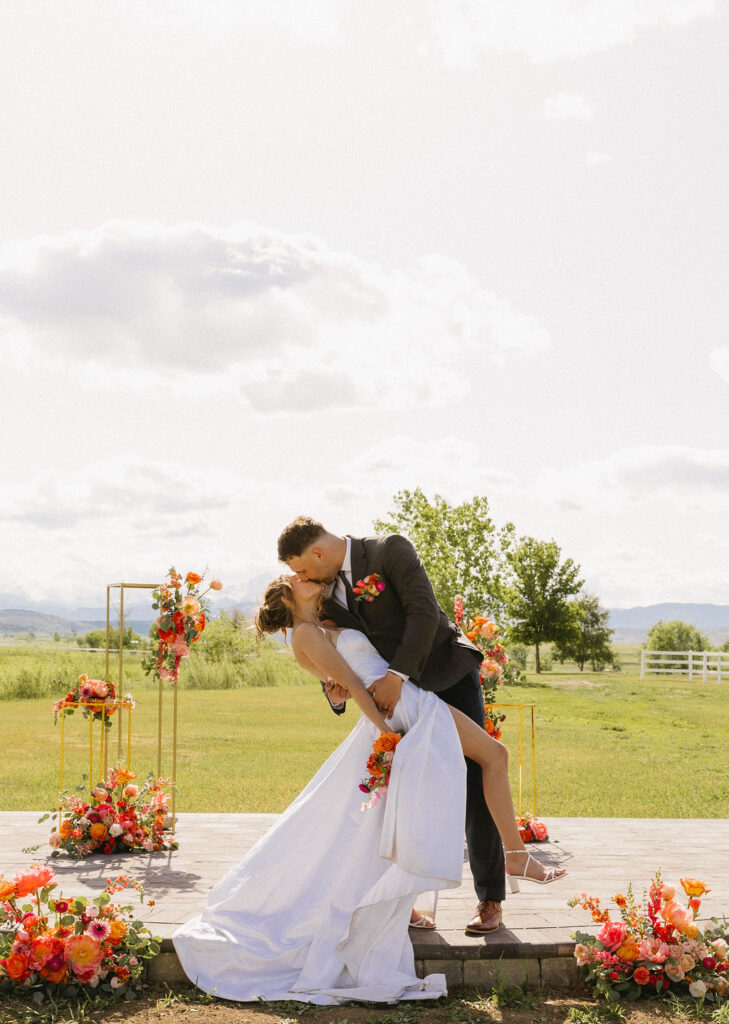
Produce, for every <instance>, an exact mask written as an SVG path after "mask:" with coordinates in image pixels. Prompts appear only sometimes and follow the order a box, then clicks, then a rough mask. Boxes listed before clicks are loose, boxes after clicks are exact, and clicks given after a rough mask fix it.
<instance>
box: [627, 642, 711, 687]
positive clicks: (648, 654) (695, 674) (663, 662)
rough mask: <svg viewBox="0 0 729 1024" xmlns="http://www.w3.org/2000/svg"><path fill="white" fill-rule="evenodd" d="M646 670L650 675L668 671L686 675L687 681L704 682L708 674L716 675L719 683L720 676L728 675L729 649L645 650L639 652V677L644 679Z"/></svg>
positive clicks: (672, 673) (673, 673)
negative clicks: (699, 680) (696, 680)
mask: <svg viewBox="0 0 729 1024" xmlns="http://www.w3.org/2000/svg"><path fill="white" fill-rule="evenodd" d="M646 672H647V673H649V674H650V675H653V674H658V673H669V674H671V675H686V674H687V675H688V677H689V682H693V680H694V679H699V678H700V679H701V681H702V682H704V683H705V682H706V681H707V680H708V678H709V676H716V681H717V683H721V680H722V676H724V675H726V676H729V651H646V650H642V651H641V652H640V678H641V679H645V676H646Z"/></svg>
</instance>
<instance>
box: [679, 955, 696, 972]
mask: <svg viewBox="0 0 729 1024" xmlns="http://www.w3.org/2000/svg"><path fill="white" fill-rule="evenodd" d="M678 966H679V967H680V968H681V970H682V971H693V969H694V967H695V966H696V961H695V960H694V958H693V957H692V956H690V955H689V954H688V953H684V954H683V955H682V956H680V957H679V958H678Z"/></svg>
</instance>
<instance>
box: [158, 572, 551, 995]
mask: <svg viewBox="0 0 729 1024" xmlns="http://www.w3.org/2000/svg"><path fill="white" fill-rule="evenodd" d="M321 590H322V586H321V584H320V583H315V582H313V581H311V580H300V579H299V578H298V577H296V576H281V577H279V578H278V579H276V580H273V582H272V583H270V584H269V586H268V588H267V590H266V594H265V597H264V601H263V604H262V605H261V607H260V608H259V609H258V612H257V614H256V626H257V628H258V630H259V632H260V633H275V632H277V631H278V630H284V631H285V630H288V629H291V630H292V635H291V646H292V649H293V652H294V655H295V657H296V660H297V661H298V662H299V664H300V665H301V666H302V667H303V668H305V669H306V670H307V671H309V672H311V673H312V674H313V675H315V676H316V677H317V678H318V679H330V680H333V681H335V682H336V683H337V684H338V685H339V686H340V687H341V688H342V689H343V690H346V691H347V692H348V693H349V695H350V697H351V699H352V700H354V701H355V703H357V704H358V705H359V707H360V708H361V709H362V712H363V715H362V717H361V718H360V720H359V722H358V723H357V725H356V726H355V727H354V729H353V730H352V732H351V733H350V734H349V736H348V737H347V738H346V739H345V740H344V741H343V743H341V744H340V746H339V747H338V748H337V749H336V750H335V751H334V753H333V754H332V755H331V756H330V757H329V758H328V760H327V761H326V762H325V763H324V765H323V766H322V767H321V768H320V769H319V771H318V772H317V773H316V775H315V776H314V778H313V779H312V780H311V781H310V782H309V784H308V785H307V786H306V787H305V789H304V790H303V791H302V792H301V793H300V794H299V796H298V797H297V798H296V800H295V801H294V802H293V803H292V804H291V805H290V806H289V808H288V809H287V810H286V811H285V812H284V814H283V815H281V817H280V818H279V819H278V821H277V822H276V824H275V825H274V826H273V828H272V829H271V830H270V831H269V832H268V833H267V834H266V835H265V836H263V838H262V839H260V840H259V842H258V843H256V845H255V846H254V847H253V849H252V850H250V852H249V853H248V854H247V855H246V856H245V857H244V858H243V860H242V861H241V862H240V863H239V864H238V865H237V866H236V867H234V868H233V869H232V870H231V871H229V872H228V874H227V875H225V877H224V878H222V879H221V880H220V881H219V882H218V883H217V884H216V885H215V886H214V888H213V889H212V891H211V892H210V895H209V897H208V906H207V908H206V909H205V910H204V911H203V912H202V914H200V915H199V916H197V917H195V918H193V919H192V920H191V921H188V922H186V923H185V924H184V925H182V926H181V927H180V928H179V929H178V930H177V931H176V932H175V934H174V935H173V942H174V945H175V950H176V952H177V955H178V957H179V959H180V962H181V964H182V967H183V969H184V971H185V973H186V974H187V976H188V978H190V980H191V981H193V982H194V983H195V984H196V985H198V987H200V988H202V989H203V990H204V991H206V992H209V993H214V994H215V995H217V996H220V997H221V998H226V999H235V1000H239V1001H249V1000H256V999H259V998H263V999H266V1000H275V999H296V1000H300V1001H302V1002H311V1003H319V1004H337V1003H345V1002H348V1001H350V1000H353V999H356V1000H365V1001H372V1002H387V1003H392V1002H396V1001H398V1000H400V999H427V998H438V997H440V996H442V995H445V994H446V984H445V976H444V975H442V974H431V975H428V976H427V977H425V978H423V979H419V978H417V977H416V975H415V965H414V959H413V951H412V946H411V943H410V940H409V937H408V924H409V921H410V916H411V913H412V911H413V908H414V905H415V902H416V898H417V897H418V895H419V894H421V893H425V892H437V891H438V890H440V889H449V888H456V887H457V886H459V885H460V883H461V872H462V862H463V829H464V818H465V762H464V759H463V755H464V754H465V755H466V756H467V757H469V758H471V759H472V760H474V761H476V762H478V763H479V764H480V765H481V768H482V772H483V784H484V794H485V797H486V802H487V803H488V807H489V810H490V812H491V815H492V817H493V819H494V821H495V823H496V826H497V828H498V830H499V833H500V835H501V838H502V841H503V842H504V846H505V849H506V870H507V874H509V875H511V876H514V877H516V878H527V879H530V880H532V881H536V882H540V883H542V884H543V883H546V882H551V881H554V880H555V879H556V878H558V877H561V876H562V875H563V874H564V873H565V872H564V871H557V870H555V869H554V868H549V869H546V868H545V867H544V866H543V865H542V864H540V863H539V861H537V860H535V859H534V858H533V857H532V856H531V854H530V853H529V852H528V851H527V850H526V849H525V848H524V846H523V844H522V842H521V837H520V835H519V831H518V829H517V827H516V822H515V815H514V807H513V804H512V800H511V792H510V789H509V781H508V773H507V754H506V749H505V748H504V747H503V746H502V745H501V744H500V743H497V742H496V741H495V740H493V739H492V738H491V737H490V736H488V734H487V733H485V732H484V731H483V730H482V729H480V728H479V727H478V726H477V725H476V724H475V723H474V722H472V721H471V720H470V719H469V718H467V717H466V716H465V715H463V714H462V713H461V712H459V711H457V710H455V709H453V708H449V707H448V705H446V704H445V703H444V702H443V701H441V700H439V699H438V697H436V696H435V695H434V694H433V693H430V692H428V691H425V690H421V689H420V688H419V687H417V686H415V685H414V684H413V683H410V682H405V683H404V685H403V688H402V694H401V697H400V700H399V701H398V703H397V705H396V706H395V708H394V709H393V711H392V714H391V715H390V717H389V718H387V719H385V718H383V716H382V714H381V713H380V712H379V711H378V709H377V707H376V705H375V702H374V700H373V699H372V697H371V696H370V694H369V693H368V691H367V685H368V684H369V683H370V682H372V681H373V680H374V679H378V678H380V677H381V676H382V675H383V672H384V671H385V667H383V666H385V662H384V661H383V659H382V658H381V657H380V655H379V654H378V653H377V651H376V650H375V649H374V647H373V646H372V645H371V644H370V642H369V640H368V639H367V637H366V636H365V635H364V634H363V633H361V632H359V631H358V630H355V629H337V628H333V627H330V626H328V625H327V624H326V623H324V624H322V623H321V622H320V620H319V601H320V598H321ZM392 731H397V732H401V733H403V734H404V735H403V738H402V740H401V741H400V743H399V744H398V746H397V749H396V753H395V756H394V760H393V762H392V771H391V775H390V781H389V786H388V789H387V796H386V798H385V799H384V800H382V801H380V803H379V804H378V805H377V806H376V807H374V808H372V809H368V810H365V811H362V810H361V809H360V802H361V799H362V793H361V792H360V791H359V782H360V781H361V780H362V778H363V777H364V776H366V775H367V774H368V772H367V769H366V765H367V759H368V757H369V754H370V753H371V751H372V743H373V741H374V740H375V739H376V738H377V736H378V735H379V733H380V732H392ZM517 888H518V886H517Z"/></svg>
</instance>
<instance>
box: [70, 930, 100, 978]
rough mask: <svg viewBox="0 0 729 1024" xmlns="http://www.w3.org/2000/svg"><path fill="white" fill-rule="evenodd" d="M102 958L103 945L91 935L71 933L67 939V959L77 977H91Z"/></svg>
mask: <svg viewBox="0 0 729 1024" xmlns="http://www.w3.org/2000/svg"><path fill="white" fill-rule="evenodd" d="M101 958H102V952H101V945H100V944H99V943H98V942H97V941H96V939H94V938H93V937H92V936H91V935H69V936H68V938H67V939H66V959H67V960H68V965H69V967H70V968H71V970H72V971H73V973H74V974H75V975H76V977H77V978H81V979H82V980H85V979H88V978H89V977H91V975H92V974H93V973H94V971H95V970H96V968H97V967H98V965H99V964H100V963H101Z"/></svg>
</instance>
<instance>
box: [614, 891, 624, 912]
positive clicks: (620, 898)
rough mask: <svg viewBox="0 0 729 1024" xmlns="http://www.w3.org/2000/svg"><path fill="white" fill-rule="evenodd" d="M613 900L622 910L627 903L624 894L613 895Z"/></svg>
mask: <svg viewBox="0 0 729 1024" xmlns="http://www.w3.org/2000/svg"><path fill="white" fill-rule="evenodd" d="M613 902H614V903H615V904H616V905H617V906H618V907H620V909H621V910H622V909H623V907H624V906H625V904H626V903H627V900H626V899H625V896H621V895H620V893H618V895H617V896H613Z"/></svg>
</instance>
